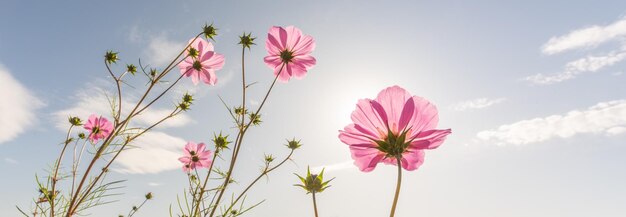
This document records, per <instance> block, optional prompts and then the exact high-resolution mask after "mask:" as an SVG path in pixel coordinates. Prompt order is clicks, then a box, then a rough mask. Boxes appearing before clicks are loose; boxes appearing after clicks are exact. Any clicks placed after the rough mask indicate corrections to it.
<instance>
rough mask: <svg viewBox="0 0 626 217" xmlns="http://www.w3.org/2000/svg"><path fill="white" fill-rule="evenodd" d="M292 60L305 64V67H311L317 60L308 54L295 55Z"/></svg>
mask: <svg viewBox="0 0 626 217" xmlns="http://www.w3.org/2000/svg"><path fill="white" fill-rule="evenodd" d="M292 62H294V63H297V64H300V65H303V66H305V67H306V68H307V69H309V68H311V67H313V66H314V65H315V63H317V61H316V60H315V58H314V57H312V56H310V55H305V56H295V57H294V58H293V60H292Z"/></svg>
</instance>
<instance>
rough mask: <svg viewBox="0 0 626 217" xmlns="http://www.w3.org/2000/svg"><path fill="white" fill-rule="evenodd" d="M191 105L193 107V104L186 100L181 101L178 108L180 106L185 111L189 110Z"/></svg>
mask: <svg viewBox="0 0 626 217" xmlns="http://www.w3.org/2000/svg"><path fill="white" fill-rule="evenodd" d="M189 107H191V105H190V104H189V103H186V102H181V103H180V104H178V108H180V109H181V110H183V111H187V110H189Z"/></svg>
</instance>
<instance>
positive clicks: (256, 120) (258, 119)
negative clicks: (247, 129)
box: [249, 113, 262, 125]
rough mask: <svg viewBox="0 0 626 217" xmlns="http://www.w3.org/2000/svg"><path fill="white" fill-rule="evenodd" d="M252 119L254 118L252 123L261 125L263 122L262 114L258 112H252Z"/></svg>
mask: <svg viewBox="0 0 626 217" xmlns="http://www.w3.org/2000/svg"><path fill="white" fill-rule="evenodd" d="M249 116H250V120H252V124H254V125H259V124H261V122H262V121H261V115H259V114H256V113H250V115H249Z"/></svg>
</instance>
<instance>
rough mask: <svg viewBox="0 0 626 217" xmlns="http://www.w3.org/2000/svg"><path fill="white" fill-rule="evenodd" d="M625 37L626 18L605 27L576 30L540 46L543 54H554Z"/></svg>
mask: <svg viewBox="0 0 626 217" xmlns="http://www.w3.org/2000/svg"><path fill="white" fill-rule="evenodd" d="M624 36H626V17H622V18H621V19H619V20H617V21H615V22H613V23H611V24H609V25H606V26H598V25H595V26H590V27H585V28H581V29H576V30H574V31H571V32H570V33H568V34H566V35H562V36H554V37H552V38H550V40H548V42H547V43H545V44H544V45H543V46H542V49H541V51H542V52H543V53H545V54H556V53H560V52H563V51H567V50H573V49H580V48H593V47H596V46H598V45H600V44H602V43H605V42H608V41H612V40H619V39H621V38H623V37H624Z"/></svg>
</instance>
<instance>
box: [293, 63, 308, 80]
mask: <svg viewBox="0 0 626 217" xmlns="http://www.w3.org/2000/svg"><path fill="white" fill-rule="evenodd" d="M289 65H290V66H291V67H290V68H291V71H292V75H293V76H294V77H295V78H297V79H302V78H304V76H305V75H306V68H305V66H303V65H300V64H297V63H295V62H292V63H290V64H289Z"/></svg>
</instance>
